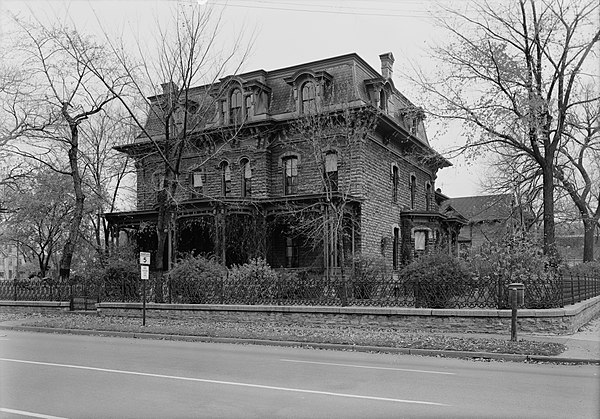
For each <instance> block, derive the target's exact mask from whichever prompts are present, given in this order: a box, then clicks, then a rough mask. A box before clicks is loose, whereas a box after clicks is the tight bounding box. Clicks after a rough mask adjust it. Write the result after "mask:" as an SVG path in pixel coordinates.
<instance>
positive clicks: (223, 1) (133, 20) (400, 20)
mask: <svg viewBox="0 0 600 419" xmlns="http://www.w3.org/2000/svg"><path fill="white" fill-rule="evenodd" d="M436 3H442V4H443V5H445V6H452V7H456V8H459V9H461V10H462V9H463V8H465V7H467V2H466V1H465V0H194V1H189V0H188V1H184V0H162V1H149V0H148V1H144V0H119V1H116V0H112V1H104V0H78V1H77V0H76V1H59V0H56V1H46V0H29V1H25V0H20V1H15V0H0V15H1V16H2V20H0V25H1V26H0V36H5V35H7V33H8V32H10V26H9V24H8V20H7V19H6V16H7V15H8V13H17V14H19V15H21V16H28V15H31V14H32V13H33V14H35V16H36V18H38V19H40V20H42V21H44V20H56V19H60V20H64V21H65V22H69V23H74V24H75V25H76V26H77V27H78V28H82V29H83V30H85V31H86V32H87V33H91V34H95V35H97V36H99V37H101V36H102V30H101V29H100V27H102V28H104V30H106V31H107V32H109V33H112V34H114V35H118V34H123V35H124V36H125V37H128V36H139V37H140V39H147V40H151V39H153V37H154V35H155V34H156V28H157V25H159V24H161V23H165V22H167V21H168V19H169V18H170V17H171V16H172V15H173V13H177V12H178V11H181V10H184V9H185V8H191V7H208V6H213V7H216V10H217V11H222V12H223V15H222V16H223V20H222V24H221V32H220V34H219V36H220V38H221V42H223V43H224V45H228V44H231V43H233V42H234V40H235V38H236V36H238V35H239V34H240V33H242V34H243V41H250V40H252V50H251V53H250V55H249V56H248V58H247V59H246V60H245V62H244V65H243V67H242V69H241V71H242V72H245V71H252V70H257V69H264V70H267V71H269V70H275V69H278V68H283V67H288V66H292V65H296V64H301V63H304V62H309V61H315V60H319V59H323V58H328V57H332V56H337V55H342V54H347V53H351V52H355V53H357V54H358V55H360V56H361V57H362V58H363V59H364V60H365V61H366V62H367V63H369V64H370V65H371V66H372V67H373V68H374V69H376V70H378V71H379V70H380V67H381V66H380V61H379V55H380V54H382V53H386V52H392V53H393V54H394V57H395V65H394V78H393V81H394V84H395V86H396V87H397V88H398V89H399V90H400V91H401V92H402V93H403V94H404V95H405V96H407V97H408V98H409V99H412V100H413V102H415V104H417V105H418V104H419V103H418V102H416V101H415V100H414V98H415V97H417V92H416V91H414V90H413V89H414V86H412V85H411V84H410V83H408V82H407V80H406V79H405V78H404V77H402V75H403V72H407V71H408V70H409V68H410V66H411V65H414V64H417V65H419V66H421V67H423V68H427V67H428V66H431V65H433V64H432V63H431V61H430V59H429V58H428V53H427V48H428V46H430V45H432V44H435V43H437V42H443V41H444V39H443V36H444V35H443V33H442V32H441V31H440V30H438V29H437V28H436V27H435V26H434V24H433V23H432V19H431V16H430V13H432V12H433V13H438V14H439V13H440V11H439V9H437V8H436ZM149 42H151V41H149ZM427 133H428V136H429V139H430V143H431V145H432V147H433V148H434V149H436V150H437V151H438V152H441V153H442V154H443V153H444V151H445V150H447V149H448V148H449V147H451V146H452V145H453V144H456V143H457V142H460V138H457V137H458V136H460V131H459V130H452V131H451V132H449V133H445V134H444V133H441V132H438V131H437V130H436V127H435V124H431V125H430V126H429V127H428V131H427ZM451 162H452V163H453V166H452V167H450V168H446V169H443V170H441V171H440V172H438V179H437V180H436V187H437V188H441V189H442V192H443V193H444V194H446V195H448V196H450V197H458V196H469V195H477V194H480V193H482V192H483V190H482V188H481V186H480V183H481V182H480V178H481V176H482V173H485V165H484V163H481V162H478V161H473V160H469V161H465V160H464V159H461V158H453V159H452V160H451Z"/></svg>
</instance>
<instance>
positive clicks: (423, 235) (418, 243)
mask: <svg viewBox="0 0 600 419" xmlns="http://www.w3.org/2000/svg"><path fill="white" fill-rule="evenodd" d="M426 245H427V232H426V231H415V250H417V251H418V250H425V246H426Z"/></svg>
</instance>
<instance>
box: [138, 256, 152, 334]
mask: <svg viewBox="0 0 600 419" xmlns="http://www.w3.org/2000/svg"><path fill="white" fill-rule="evenodd" d="M140 274H141V275H140V277H141V279H142V326H146V281H147V280H148V279H149V278H150V252H140Z"/></svg>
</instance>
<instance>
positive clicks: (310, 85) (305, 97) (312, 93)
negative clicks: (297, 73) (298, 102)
mask: <svg viewBox="0 0 600 419" xmlns="http://www.w3.org/2000/svg"><path fill="white" fill-rule="evenodd" d="M301 99H302V113H311V112H315V111H316V110H317V103H316V90H315V83H314V82H312V81H307V82H306V83H304V84H303V85H302V97H301Z"/></svg>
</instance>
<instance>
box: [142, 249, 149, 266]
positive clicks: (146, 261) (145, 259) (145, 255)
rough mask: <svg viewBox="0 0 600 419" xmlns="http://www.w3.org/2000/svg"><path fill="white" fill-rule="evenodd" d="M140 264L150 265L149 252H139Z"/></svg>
mask: <svg viewBox="0 0 600 419" xmlns="http://www.w3.org/2000/svg"><path fill="white" fill-rule="evenodd" d="M140 265H150V252H140Z"/></svg>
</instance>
